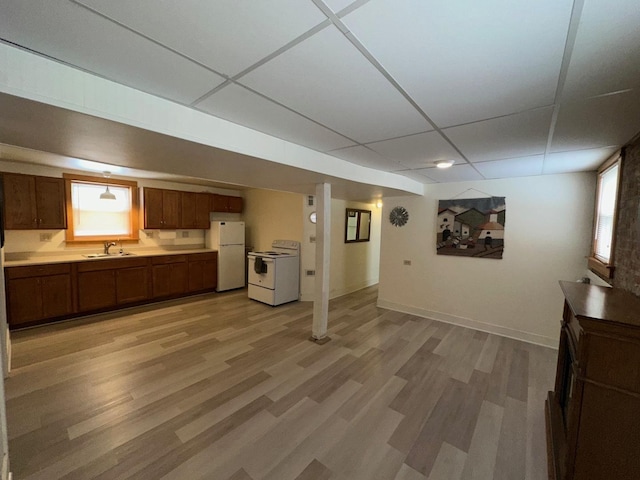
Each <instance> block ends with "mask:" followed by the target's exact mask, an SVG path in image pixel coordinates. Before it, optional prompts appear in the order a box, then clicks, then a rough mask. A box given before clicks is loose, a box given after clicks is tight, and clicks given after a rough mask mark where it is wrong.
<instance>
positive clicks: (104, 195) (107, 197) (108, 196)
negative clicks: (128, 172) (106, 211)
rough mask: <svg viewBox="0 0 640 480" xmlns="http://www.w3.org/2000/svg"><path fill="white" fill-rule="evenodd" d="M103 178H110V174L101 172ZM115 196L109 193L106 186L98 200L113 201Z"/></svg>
mask: <svg viewBox="0 0 640 480" xmlns="http://www.w3.org/2000/svg"><path fill="white" fill-rule="evenodd" d="M102 174H103V175H104V178H109V177H110V176H111V172H107V171H104V172H102ZM115 199H116V196H115V195H114V194H113V193H111V192H110V191H109V185H107V189H106V190H105V191H104V192H102V193H101V194H100V200H115Z"/></svg>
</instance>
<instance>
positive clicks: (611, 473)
mask: <svg viewBox="0 0 640 480" xmlns="http://www.w3.org/2000/svg"><path fill="white" fill-rule="evenodd" d="M560 284H561V287H562V291H563V293H564V295H565V304H564V315H563V320H562V328H561V334H560V345H559V349H558V366H557V370H556V383H555V387H554V390H553V391H552V392H549V396H548V399H547V402H546V420H547V441H548V444H547V455H548V458H549V478H553V479H555V480H610V479H611V480H613V479H615V480H637V479H638V478H640V298H638V297H635V296H634V295H632V294H630V293H628V292H624V291H621V290H619V289H616V288H605V287H597V286H593V285H585V284H582V283H574V282H560Z"/></svg>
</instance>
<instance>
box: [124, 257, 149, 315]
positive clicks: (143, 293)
mask: <svg viewBox="0 0 640 480" xmlns="http://www.w3.org/2000/svg"><path fill="white" fill-rule="evenodd" d="M148 272H149V268H148V267H147V266H146V265H145V266H144V267H131V268H121V269H119V270H116V303H117V304H118V305H121V304H125V303H132V302H141V301H143V300H147V299H148V298H149V273H148Z"/></svg>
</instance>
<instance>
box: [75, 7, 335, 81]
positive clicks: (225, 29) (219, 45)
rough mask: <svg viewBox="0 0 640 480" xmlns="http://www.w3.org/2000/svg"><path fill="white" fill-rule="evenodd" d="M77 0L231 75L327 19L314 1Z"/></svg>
mask: <svg viewBox="0 0 640 480" xmlns="http://www.w3.org/2000/svg"><path fill="white" fill-rule="evenodd" d="M80 1H81V3H83V4H85V5H89V6H91V8H94V9H96V10H98V11H100V12H101V13H103V14H105V15H107V16H109V17H110V18H113V19H115V20H117V21H118V22H121V23H123V24H124V25H127V26H128V27H130V28H132V29H134V30H136V31H138V32H141V33H143V34H144V35H147V36H149V37H151V38H153V39H154V40H156V41H157V42H160V43H162V44H164V45H167V46H169V47H171V48H172V49H175V50H177V51H179V52H181V53H183V54H184V55H187V56H189V57H190V58H193V59H194V60H196V61H198V62H201V63H203V64H205V65H207V66H209V67H210V68H213V69H215V70H216V71H218V72H220V73H223V74H226V75H229V76H233V75H235V74H237V73H239V72H241V71H242V70H244V69H246V68H247V67H249V66H251V65H252V64H254V63H256V62H258V61H259V60H261V59H263V58H264V57H266V56H267V55H269V54H270V53H272V52H274V51H275V50H277V49H279V48H280V47H282V46H283V45H285V44H287V43H289V42H290V41H292V40H294V39H295V38H296V37H298V36H300V35H302V34H303V33H305V32H306V31H307V30H309V29H311V28H313V27H314V26H316V25H317V24H319V23H322V22H323V21H325V20H326V17H325V16H324V15H323V14H322V12H321V11H320V10H319V9H318V8H317V7H316V6H315V5H314V4H313V3H312V2H310V1H303V2H301V1H300V0H270V1H268V2H246V1H245V2H238V1H237V0H216V1H215V2H211V1H208V0H186V1H185V0H183V1H180V2H162V3H161V5H158V2H157V0H136V1H135V2H131V1H127V0H118V1H109V2H105V1H104V0H80Z"/></svg>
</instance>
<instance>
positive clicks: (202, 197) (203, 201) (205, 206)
mask: <svg viewBox="0 0 640 480" xmlns="http://www.w3.org/2000/svg"><path fill="white" fill-rule="evenodd" d="M210 212H211V194H210V193H196V228H197V229H202V230H207V229H209V228H210V227H211V219H210V216H209V213H210Z"/></svg>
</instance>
